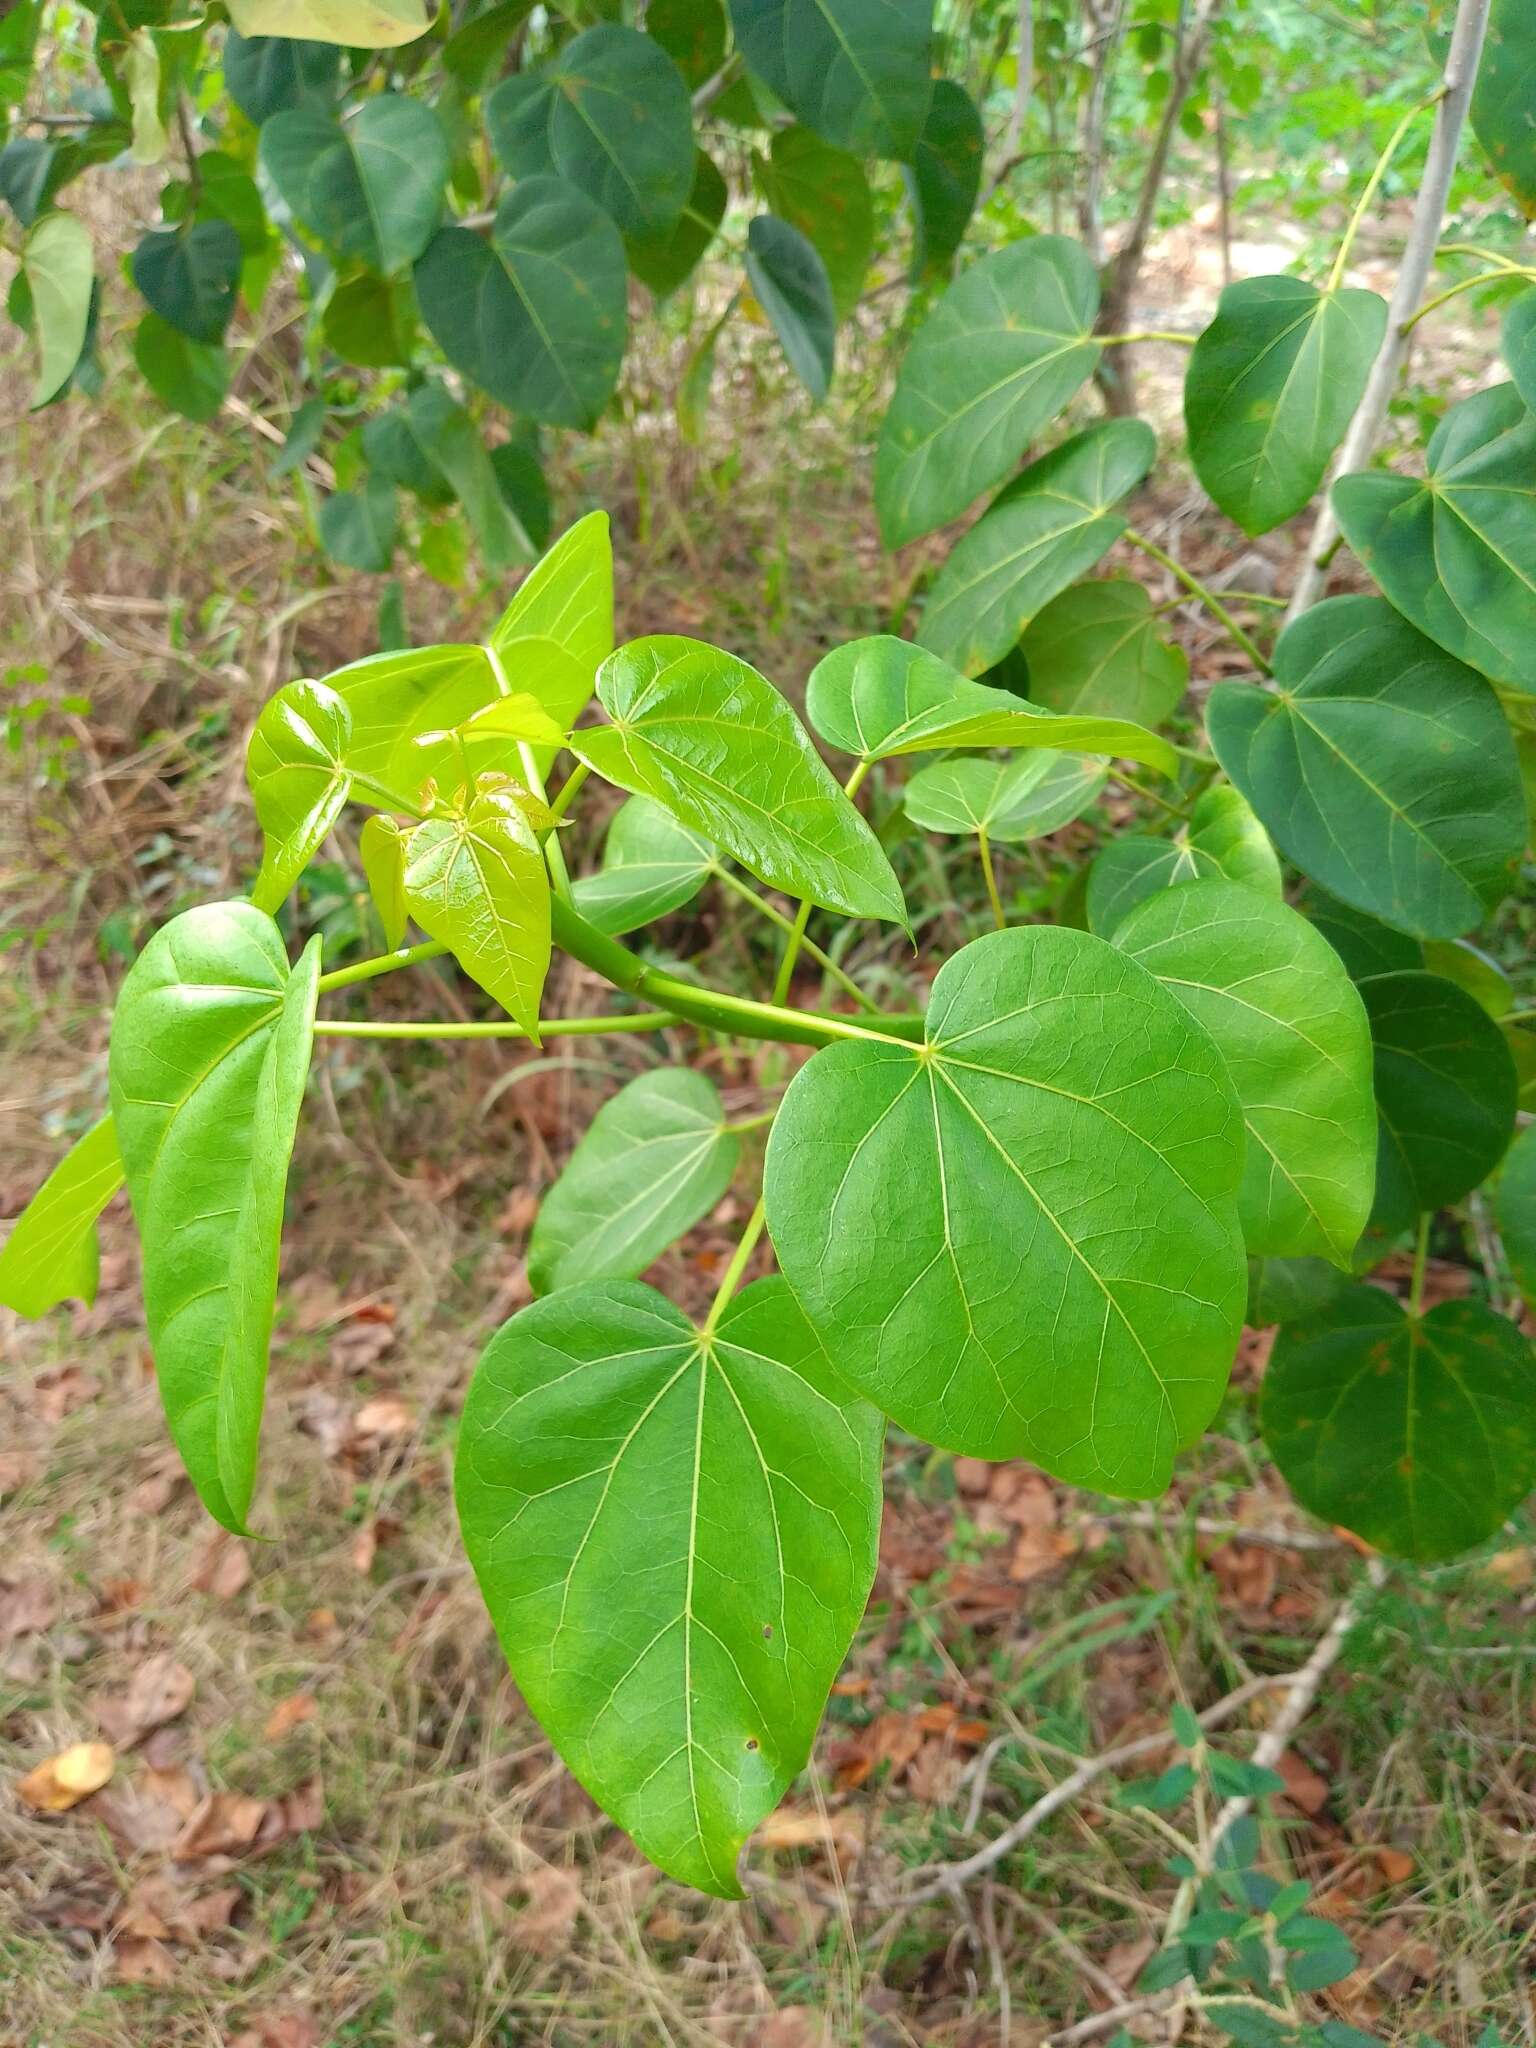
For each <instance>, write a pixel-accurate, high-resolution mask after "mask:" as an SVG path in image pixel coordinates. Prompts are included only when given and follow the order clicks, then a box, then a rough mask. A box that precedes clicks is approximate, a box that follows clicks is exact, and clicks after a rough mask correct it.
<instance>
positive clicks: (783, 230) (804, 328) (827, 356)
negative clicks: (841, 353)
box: [747, 213, 837, 403]
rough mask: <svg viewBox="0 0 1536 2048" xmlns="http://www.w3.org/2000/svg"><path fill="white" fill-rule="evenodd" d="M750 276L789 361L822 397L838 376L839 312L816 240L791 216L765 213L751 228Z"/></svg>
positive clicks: (812, 391) (813, 393) (816, 395)
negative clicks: (834, 366)
mask: <svg viewBox="0 0 1536 2048" xmlns="http://www.w3.org/2000/svg"><path fill="white" fill-rule="evenodd" d="M747 282H748V283H749V284H750V285H751V287H752V295H753V297H754V298H755V299H756V300H757V303H758V304H759V305H760V306H761V307H762V309H763V311H764V313H765V314H766V315H767V317H768V324H769V326H770V327H772V329H773V331H774V333H775V334H776V335H777V336H778V337H779V346H780V347H781V348H782V349H783V351H784V357H785V360H786V361H787V362H788V364H789V367H790V368H791V369H792V370H793V371H794V373H795V375H796V376H797V377H798V378H799V380H800V382H801V383H802V384H803V385H804V386H805V388H806V390H807V391H809V392H810V394H811V396H812V398H814V399H815V400H816V401H817V402H818V403H820V401H821V400H822V399H823V398H825V397H826V395H827V388H828V386H829V385H830V384H831V382H832V362H833V356H834V354H835V351H836V342H837V313H836V311H835V309H834V307H833V304H832V286H831V282H830V280H829V279H828V277H827V267H826V265H825V264H824V263H823V262H822V260H821V256H820V254H819V252H818V251H817V248H816V245H815V243H814V242H811V241H809V240H807V238H806V237H805V236H804V235H802V234H801V232H800V230H799V229H798V228H794V227H791V226H790V224H789V222H788V221H787V220H777V219H775V217H774V216H773V215H772V214H771V213H760V214H759V215H758V216H757V218H756V220H754V221H753V222H752V224H751V226H750V227H749V228H748V229H747Z"/></svg>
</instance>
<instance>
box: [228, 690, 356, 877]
mask: <svg viewBox="0 0 1536 2048" xmlns="http://www.w3.org/2000/svg"><path fill="white" fill-rule="evenodd" d="M351 737H352V715H351V713H350V712H349V711H348V709H347V701H346V699H345V698H344V697H343V696H341V695H340V694H339V693H338V692H337V691H335V690H333V689H332V688H331V687H330V685H329V684H328V683H312V682H307V681H306V682H298V683H288V684H286V685H285V686H284V688H282V689H281V690H279V691H278V693H277V695H276V696H275V697H270V698H268V700H267V702H266V703H265V704H264V705H263V706H262V711H261V716H260V717H259V718H258V719H257V721H256V725H255V729H254V730H253V732H252V733H251V743H250V746H249V748H248V749H247V751H246V757H245V777H246V781H247V782H248V783H249V784H250V788H251V800H252V803H253V805H254V807H255V811H256V816H257V818H258V819H259V821H260V823H261V829H262V833H263V837H264V847H263V852H262V859H261V873H260V874H259V875H258V876H257V878H256V884H255V887H254V888H253V889H252V890H251V901H252V902H253V903H254V904H255V905H256V908H257V909H258V910H265V911H266V912H268V913H269V914H271V913H272V912H275V911H276V909H277V907H278V905H279V904H280V903H281V902H282V900H283V898H284V897H285V896H286V895H287V894H288V892H289V890H290V889H291V888H292V887H293V885H294V883H295V882H296V881H297V880H298V879H299V876H300V875H301V874H303V872H304V870H305V869H306V868H307V867H308V866H309V864H310V862H311V861H312V860H313V859H314V857H315V855H316V854H317V853H318V852H319V851H320V848H321V845H322V843H323V842H324V840H325V839H326V837H327V835H328V834H329V832H330V830H331V827H332V826H333V825H334V824H335V822H336V820H337V819H338V818H339V817H340V815H341V810H342V806H343V805H344V804H345V803H346V800H347V795H348V792H349V791H350V789H351V786H352V778H351V774H350V772H349V770H348V767H347V759H346V757H347V747H348V743H349V741H350V740H351Z"/></svg>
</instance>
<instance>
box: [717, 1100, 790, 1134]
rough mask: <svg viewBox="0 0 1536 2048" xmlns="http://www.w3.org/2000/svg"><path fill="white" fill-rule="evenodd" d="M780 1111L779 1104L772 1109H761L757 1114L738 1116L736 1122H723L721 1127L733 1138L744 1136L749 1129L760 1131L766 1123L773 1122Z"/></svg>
mask: <svg viewBox="0 0 1536 2048" xmlns="http://www.w3.org/2000/svg"><path fill="white" fill-rule="evenodd" d="M778 1113H779V1105H778V1104H777V1103H775V1104H774V1105H773V1107H772V1109H764V1110H760V1111H759V1112H758V1114H757V1115H756V1116H742V1117H738V1118H737V1119H736V1121H735V1122H734V1123H730V1124H722V1126H721V1129H722V1130H724V1131H725V1132H726V1133H727V1135H728V1136H730V1137H733V1138H740V1137H743V1136H744V1135H745V1134H746V1133H747V1132H748V1131H760V1130H761V1129H762V1128H763V1126H764V1125H765V1124H771V1123H772V1122H773V1120H774V1118H775V1117H776V1116H777V1115H778Z"/></svg>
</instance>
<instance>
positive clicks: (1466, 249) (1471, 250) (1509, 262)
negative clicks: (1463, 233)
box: [1435, 242, 1522, 270]
mask: <svg viewBox="0 0 1536 2048" xmlns="http://www.w3.org/2000/svg"><path fill="white" fill-rule="evenodd" d="M1435 254H1436V255H1437V256H1475V257H1476V258H1477V260H1478V261H1479V263H1495V264H1498V265H1499V266H1500V268H1502V269H1504V270H1519V269H1521V268H1522V266H1521V265H1520V264H1518V263H1516V262H1515V260H1514V258H1513V257H1512V256H1505V255H1503V254H1502V253H1501V252H1500V251H1499V250H1497V249H1485V248H1484V247H1483V245H1482V243H1481V242H1442V243H1441V244H1440V246H1439V248H1438V249H1437V250H1436V251H1435Z"/></svg>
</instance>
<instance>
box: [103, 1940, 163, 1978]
mask: <svg viewBox="0 0 1536 2048" xmlns="http://www.w3.org/2000/svg"><path fill="white" fill-rule="evenodd" d="M112 1975H113V1976H114V1977H115V1978H116V1980H117V1982H118V1983H119V1984H170V1983H172V1982H174V1980H175V1976H176V1959H175V1957H174V1956H173V1955H172V1954H171V1952H170V1950H169V1949H168V1948H167V1947H166V1946H165V1944H164V1942H161V1941H152V1940H148V1939H145V1938H144V1937H142V1936H137V1935H132V1936H129V1937H128V1939H126V1940H124V1941H119V1942H118V1943H117V1944H116V1945H115V1947H114V1949H113V1952H112Z"/></svg>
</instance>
